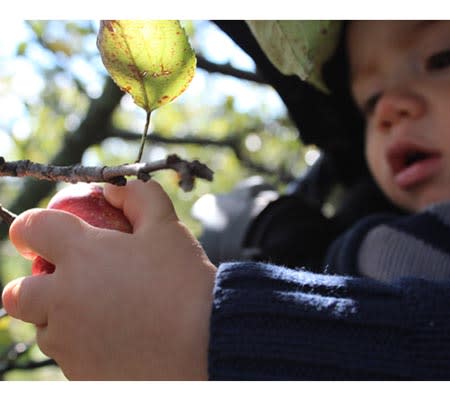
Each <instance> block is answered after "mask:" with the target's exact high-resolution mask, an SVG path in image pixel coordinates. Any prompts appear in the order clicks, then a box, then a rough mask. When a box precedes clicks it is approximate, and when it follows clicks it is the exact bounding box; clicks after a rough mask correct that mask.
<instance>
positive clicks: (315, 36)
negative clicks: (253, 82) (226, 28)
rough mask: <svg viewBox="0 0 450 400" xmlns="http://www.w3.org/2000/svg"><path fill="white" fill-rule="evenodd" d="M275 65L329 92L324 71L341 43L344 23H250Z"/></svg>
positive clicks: (258, 21) (267, 21) (258, 40)
mask: <svg viewBox="0 0 450 400" xmlns="http://www.w3.org/2000/svg"><path fill="white" fill-rule="evenodd" d="M247 24H248V25H249V27H250V30H251V31H252V33H253V35H254V36H255V38H256V40H257V42H258V43H259V45H260V46H261V48H262V49H263V51H264V53H265V54H266V55H267V57H268V58H269V60H270V61H271V62H272V64H273V65H274V66H275V67H277V68H278V69H279V70H280V71H281V72H282V73H283V74H285V75H297V76H299V77H300V78H301V79H302V80H305V81H307V82H310V83H311V84H313V85H314V86H316V87H317V88H318V89H320V90H323V91H325V92H326V91H327V88H326V87H325V84H324V82H323V79H322V74H321V69H322V66H323V64H324V63H325V61H327V60H328V58H329V57H330V56H331V54H332V53H333V52H334V50H335V48H336V45H337V43H338V38H339V32H340V29H341V21H337V20H335V21H325V20H324V21H321V20H318V21H311V20H304V21H302V20H294V21H288V20H283V21H275V20H274V21H270V20H256V21H247Z"/></svg>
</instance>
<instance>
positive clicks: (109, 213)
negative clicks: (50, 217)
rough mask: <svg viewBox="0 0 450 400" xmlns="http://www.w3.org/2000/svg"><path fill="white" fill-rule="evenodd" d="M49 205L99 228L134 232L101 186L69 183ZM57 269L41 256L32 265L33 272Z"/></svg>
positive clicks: (34, 273) (35, 273)
mask: <svg viewBox="0 0 450 400" xmlns="http://www.w3.org/2000/svg"><path fill="white" fill-rule="evenodd" d="M47 208H48V209H51V210H62V211H66V212H69V213H71V214H74V215H76V216H77V217H80V218H81V219H82V220H83V221H86V222H87V223H89V224H91V225H92V226H96V227H98V228H104V229H115V230H117V231H121V232H128V233H131V232H132V231H133V228H132V226H131V224H130V222H129V221H128V219H127V218H126V217H125V215H124V214H123V212H122V211H121V210H119V209H118V208H116V207H114V206H112V205H111V204H110V203H108V201H106V199H105V196H104V195H103V189H102V187H101V186H97V185H90V184H87V183H79V184H77V185H70V186H67V187H66V188H64V189H62V190H60V191H59V192H58V193H56V194H55V195H54V196H53V197H52V199H51V200H50V202H49V203H48V205H47ZM54 271H55V266H54V265H53V264H52V263H50V262H48V261H47V260H45V259H44V258H42V257H41V256H37V257H36V258H35V259H34V260H33V263H32V264H31V273H32V274H33V275H37V274H42V273H48V274H51V273H53V272H54Z"/></svg>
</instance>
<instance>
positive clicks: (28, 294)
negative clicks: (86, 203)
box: [3, 181, 215, 380]
mask: <svg viewBox="0 0 450 400" xmlns="http://www.w3.org/2000/svg"><path fill="white" fill-rule="evenodd" d="M105 196H106V198H107V199H108V201H110V202H111V203H112V204H113V205H115V206H116V207H119V208H122V209H123V211H124V213H125V215H126V216H127V217H128V219H129V220H130V222H131V224H132V225H133V228H134V231H133V234H126V233H121V232H117V231H111V230H105V229H98V228H94V227H92V226H90V225H88V224H86V223H85V222H84V221H82V220H80V219H79V218H77V217H75V216H72V215H70V214H67V213H64V212H60V211H55V210H41V209H35V210H29V211H27V212H24V213H23V214H21V215H20V216H19V217H18V218H17V219H16V220H15V221H14V223H13V224H12V225H11V229H10V237H11V240H12V242H13V243H14V245H15V246H16V247H17V249H18V250H19V252H20V253H21V254H22V255H24V256H25V257H27V258H30V259H31V258H33V257H34V256H35V255H36V254H39V255H41V256H42V257H44V258H45V259H47V260H48V261H50V262H52V263H53V264H55V265H56V271H55V272H54V273H53V274H50V275H39V276H29V277H25V278H20V279H17V280H15V281H13V282H10V283H9V284H8V285H7V286H6V287H5V289H4V292H3V304H4V307H5V308H6V310H7V311H8V313H9V314H10V315H11V316H13V317H16V318H19V319H22V320H24V321H27V322H31V323H34V324H36V326H37V341H38V344H39V346H40V348H41V349H42V351H43V352H44V353H46V354H47V355H48V356H49V357H52V358H53V359H54V360H55V361H56V362H57V363H58V364H59V366H60V367H61V369H62V370H63V372H64V373H65V374H66V376H67V377H68V378H69V379H88V380H106V379H114V380H120V379H125V380H136V379H145V380H150V379H178V380H180V379H182V380H184V379H206V378H207V348H208V339H209V318H210V312H211V307H212V290H213V285H214V276H215V267H214V266H213V265H212V264H211V263H210V261H209V260H208V258H207V257H206V255H205V253H204V252H203V249H202V248H201V247H200V245H199V243H198V242H197V240H196V239H195V238H194V237H193V236H192V235H191V234H190V233H189V231H188V230H187V229H186V228H185V226H184V225H182V224H181V223H180V222H179V220H178V218H177V216H176V214H175V211H174V209H173V206H172V203H171V201H170V200H169V198H168V197H167V195H166V193H165V192H164V191H163V190H162V189H161V187H160V186H159V185H158V184H157V183H156V182H154V181H150V182H147V183H145V184H144V183H142V182H140V181H134V182H130V183H128V184H127V185H126V186H125V187H116V186H112V185H106V187H105Z"/></svg>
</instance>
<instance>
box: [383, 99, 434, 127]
mask: <svg viewBox="0 0 450 400" xmlns="http://www.w3.org/2000/svg"><path fill="white" fill-rule="evenodd" d="M424 112H425V100H424V99H423V97H421V96H420V95H418V94H415V93H409V92H400V91H389V92H388V91H386V92H384V93H383V94H382V95H381V97H380V98H379V99H378V104H377V106H376V108H375V118H376V122H377V125H378V128H379V129H380V130H381V131H388V130H390V129H392V128H393V127H395V126H396V125H398V124H400V123H403V122H408V121H411V120H414V119H417V118H420V117H421V116H422V115H423V114H424Z"/></svg>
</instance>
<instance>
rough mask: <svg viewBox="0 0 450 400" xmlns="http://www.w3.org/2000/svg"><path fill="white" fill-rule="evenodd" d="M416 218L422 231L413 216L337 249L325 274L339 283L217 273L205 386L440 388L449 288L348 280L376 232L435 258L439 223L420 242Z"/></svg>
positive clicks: (415, 281)
mask: <svg viewBox="0 0 450 400" xmlns="http://www.w3.org/2000/svg"><path fill="white" fill-rule="evenodd" d="M430 215H431V214H430V213H428V214H425V217H426V218H428V217H430ZM419 217H420V218H422V222H420V221H419V222H418V219H417V217H416V216H411V217H404V218H401V219H397V218H396V219H393V220H392V218H391V217H387V216H383V217H374V218H370V219H368V220H366V221H363V222H362V223H361V224H359V225H358V226H356V227H355V228H354V229H353V230H351V231H349V232H348V233H347V234H345V235H344V236H343V237H341V238H340V239H338V241H337V242H336V243H335V244H334V245H333V246H332V248H331V249H330V255H329V257H328V261H329V262H331V264H330V263H329V264H328V267H329V272H331V273H336V272H338V273H340V274H342V275H330V274H313V273H310V272H307V271H302V270H293V269H288V268H284V267H282V266H276V265H271V264H264V263H256V262H236V263H226V264H222V265H221V266H220V267H219V269H218V274H217V279H216V286H215V290H214V304H213V311H212V317H211V329H210V347H209V377H210V379H215V380H335V379H339V380H391V379H394V380H405V379H414V380H430V379H433V380H436V379H445V380H448V379H450V280H447V279H441V280H429V279H424V278H417V277H415V276H407V275H408V273H405V276H404V277H399V278H398V279H393V280H392V282H389V283H382V282H379V281H377V280H375V279H371V278H362V277H357V276H350V275H358V274H359V271H358V263H357V261H355V260H357V259H358V252H359V250H360V248H361V244H362V242H363V239H364V238H367V237H368V236H367V234H368V232H370V231H372V229H368V227H369V226H370V227H373V226H374V225H379V223H380V222H383V223H384V225H385V226H386V225H387V226H388V227H389V229H391V228H392V229H391V231H392V230H394V231H396V232H398V231H401V233H402V235H404V234H405V233H409V232H414V233H413V234H412V236H413V237H414V238H415V239H417V238H418V237H420V236H424V238H421V239H420V240H422V239H423V240H424V243H426V245H427V246H428V245H429V246H430V247H434V250H436V249H437V250H438V251H441V252H445V245H444V242H445V240H442V233H443V232H445V229H443V228H445V227H446V226H445V218H444V219H438V221H437V225H439V224H440V225H439V228H442V229H441V230H440V235H435V234H431V236H430V235H429V234H430V231H429V230H427V229H423V228H424V227H425V226H427V224H426V223H425V222H426V221H424V220H423V215H419ZM435 217H436V215H431V218H435ZM408 218H409V219H408ZM426 218H425V219H426ZM435 219H436V218H435ZM374 221H376V223H374ZM434 222H435V223H436V221H434ZM390 224H392V226H391V225H390ZM394 225H396V226H394ZM437 225H436V226H437ZM399 226H400V228H399ZM447 230H448V232H447V234H449V233H450V227H448V228H447ZM426 232H428V233H426ZM391 233H392V232H391ZM447 237H448V236H447ZM434 240H437V241H438V242H439V243H440V246H441V247H439V243H437V244H436V243H434V242H433V241H434ZM391 242H392V241H390V243H391ZM394 242H395V241H394ZM449 253H450V252H449ZM406 264H407V263H406ZM449 265H450V263H449ZM345 275H346V276H345Z"/></svg>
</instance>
